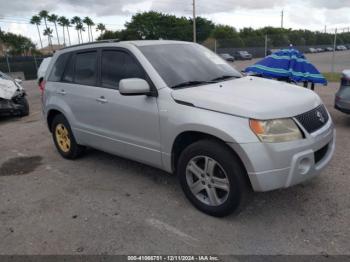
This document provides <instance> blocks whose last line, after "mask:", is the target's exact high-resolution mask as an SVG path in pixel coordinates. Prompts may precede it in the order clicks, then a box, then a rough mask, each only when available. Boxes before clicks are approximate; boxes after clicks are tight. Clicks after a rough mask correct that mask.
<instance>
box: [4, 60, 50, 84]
mask: <svg viewBox="0 0 350 262" xmlns="http://www.w3.org/2000/svg"><path fill="white" fill-rule="evenodd" d="M45 57H47V56H40V57H37V56H16V57H11V56H5V57H0V71H2V72H4V73H12V72H23V73H24V77H25V79H26V80H30V79H35V78H36V77H37V71H38V68H39V66H40V64H41V62H42V60H43V59H44V58H45Z"/></svg>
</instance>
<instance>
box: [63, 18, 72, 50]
mask: <svg viewBox="0 0 350 262" xmlns="http://www.w3.org/2000/svg"><path fill="white" fill-rule="evenodd" d="M64 24H65V26H66V27H67V33H68V40H69V45H71V44H72V43H71V41H70V34H69V27H70V21H69V19H67V18H65V20H64Z"/></svg>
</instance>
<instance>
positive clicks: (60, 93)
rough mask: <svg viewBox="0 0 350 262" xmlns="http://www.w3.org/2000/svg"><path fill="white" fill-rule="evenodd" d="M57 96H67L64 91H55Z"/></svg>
mask: <svg viewBox="0 0 350 262" xmlns="http://www.w3.org/2000/svg"><path fill="white" fill-rule="evenodd" d="M57 94H59V95H63V96H64V95H65V94H67V93H66V91H64V90H63V89H62V90H60V91H57Z"/></svg>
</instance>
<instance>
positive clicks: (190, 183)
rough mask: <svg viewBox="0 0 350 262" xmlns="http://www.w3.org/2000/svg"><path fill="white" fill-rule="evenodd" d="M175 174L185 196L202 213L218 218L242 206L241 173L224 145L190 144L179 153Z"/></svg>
mask: <svg viewBox="0 0 350 262" xmlns="http://www.w3.org/2000/svg"><path fill="white" fill-rule="evenodd" d="M177 170H178V176H179V179H180V183H181V187H182V189H183V191H184V193H185V195H186V196H187V198H188V199H189V200H190V202H191V203H192V204H193V205H194V206H195V207H197V208H198V209H199V210H201V211H202V212H204V213H207V214H209V215H212V216H219V217H221V216H226V215H229V214H230V213H232V212H235V211H236V212H237V211H240V210H241V209H242V207H243V205H244V204H245V200H246V198H247V194H248V193H249V187H248V184H247V181H246V174H245V170H244V168H243V167H242V165H241V163H240V161H239V159H238V157H237V156H236V155H235V154H233V153H232V152H231V150H229V149H228V148H227V147H226V146H225V145H222V144H221V143H219V142H216V141H213V140H202V141H198V142H195V143H193V144H192V145H190V146H189V147H187V148H186V149H185V150H184V151H183V152H182V154H181V156H180V159H179V163H178V169H177Z"/></svg>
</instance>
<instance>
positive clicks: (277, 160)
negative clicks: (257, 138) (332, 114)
mask: <svg viewBox="0 0 350 262" xmlns="http://www.w3.org/2000/svg"><path fill="white" fill-rule="evenodd" d="M231 146H232V147H233V149H234V150H235V151H236V152H237V153H238V154H239V155H240V157H241V159H242V161H243V163H244V165H245V167H246V170H247V172H248V176H249V179H250V182H251V185H252V187H253V189H254V191H269V190H274V189H278V188H286V187H290V186H293V185H296V184H298V183H301V182H303V181H306V180H308V179H310V178H313V177H315V176H316V175H318V174H319V173H320V172H321V171H322V170H323V169H324V168H325V167H326V166H327V164H328V163H329V162H330V160H331V158H332V156H333V153H334V149H335V129H334V128H333V124H332V121H329V122H328V123H327V124H326V126H325V127H323V128H322V129H321V130H318V131H317V132H315V134H311V135H308V137H307V138H305V139H303V140H299V141H293V142H286V143H276V144H273V143H248V144H239V145H238V144H231Z"/></svg>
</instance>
